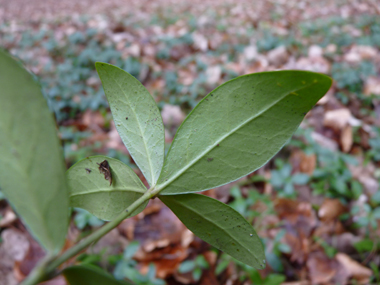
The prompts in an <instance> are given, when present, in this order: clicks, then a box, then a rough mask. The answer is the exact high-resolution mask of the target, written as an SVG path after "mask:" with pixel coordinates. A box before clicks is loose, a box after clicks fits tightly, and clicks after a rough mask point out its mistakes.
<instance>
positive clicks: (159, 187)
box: [156, 83, 315, 191]
mask: <svg viewBox="0 0 380 285" xmlns="http://www.w3.org/2000/svg"><path fill="white" fill-rule="evenodd" d="M314 84H315V83H311V84H309V85H306V86H303V87H302V88H298V89H295V90H292V91H289V92H288V93H286V94H285V95H284V96H282V97H280V98H279V99H278V100H276V101H274V102H273V103H272V104H269V105H268V106H267V107H266V108H265V109H264V110H262V111H261V112H259V113H257V114H256V115H255V116H253V117H252V118H249V119H248V120H246V121H244V122H243V123H242V124H240V125H238V126H237V127H235V128H234V129H232V130H231V131H229V132H228V133H227V134H226V135H224V136H222V137H221V139H219V140H217V141H215V143H214V144H213V145H212V147H210V148H208V149H206V150H205V151H203V152H201V153H200V155H199V156H197V157H195V158H194V159H193V160H192V161H190V163H189V164H188V165H187V166H186V167H184V168H182V170H181V171H179V172H177V174H176V175H174V176H173V177H172V178H170V179H168V181H165V183H163V184H161V185H160V184H158V185H157V186H156V188H157V189H159V190H160V191H162V190H164V189H165V188H166V187H167V186H169V185H170V184H171V183H172V182H174V181H175V180H176V179H177V178H178V177H180V176H181V175H182V174H183V173H185V172H186V171H187V170H188V169H189V168H190V167H191V166H193V165H194V164H195V163H197V162H198V161H199V160H200V159H201V158H203V157H204V156H205V155H206V154H207V153H209V152H210V151H211V150H212V149H214V148H215V147H216V145H217V144H219V143H221V142H222V141H223V140H225V139H226V138H227V137H229V136H230V135H232V134H234V133H235V132H236V131H238V130H239V129H240V128H242V127H244V126H245V125H246V124H248V123H250V122H251V121H253V120H254V119H256V118H258V117H259V116H261V115H262V114H263V113H265V112H267V111H268V110H269V109H271V108H272V107H274V106H275V105H276V104H277V103H279V102H280V101H282V100H283V99H285V98H286V97H287V96H289V95H291V93H293V92H298V91H300V90H303V89H305V88H309V87H311V86H312V85H314ZM210 94H211V93H210ZM205 98H206V97H205ZM178 131H179V130H178ZM178 131H177V132H178ZM168 156H169V153H168V154H167V157H168ZM164 167H165V165H164Z"/></svg>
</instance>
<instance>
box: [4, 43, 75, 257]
mask: <svg viewBox="0 0 380 285" xmlns="http://www.w3.org/2000/svg"><path fill="white" fill-rule="evenodd" d="M0 88H1V91H0V102H1V103H0V160H1V163H0V189H1V191H2V192H3V193H4V194H5V196H6V198H7V199H8V200H9V202H10V203H11V205H12V206H13V207H14V209H15V210H16V212H17V213H18V214H19V215H20V216H21V218H22V220H23V221H24V222H25V224H26V226H27V227H28V228H29V229H30V232H31V233H32V234H33V235H34V236H35V238H36V239H37V240H38V241H39V242H40V243H41V245H42V246H43V247H44V248H45V249H47V250H48V251H50V252H54V253H56V252H58V251H59V250H60V249H61V247H62V246H63V243H64V240H65V237H66V233H67V227H68V217H69V198H68V192H67V185H66V179H65V167H64V163H63V156H62V152H61V147H60V144H59V140H58V137H57V132H56V127H55V122H54V119H53V116H52V114H51V113H50V111H49V109H48V107H47V103H46V100H45V99H44V97H43V95H42V93H41V90H40V87H39V85H38V84H37V83H36V82H35V81H34V79H33V76H32V75H31V74H29V73H28V72H27V71H26V70H25V69H24V68H22V66H21V65H20V64H19V63H18V62H17V61H16V60H14V59H13V58H11V57H10V56H9V55H7V54H6V53H5V52H3V51H1V50H0Z"/></svg>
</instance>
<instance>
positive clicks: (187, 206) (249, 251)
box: [165, 194, 261, 264]
mask: <svg viewBox="0 0 380 285" xmlns="http://www.w3.org/2000/svg"><path fill="white" fill-rule="evenodd" d="M195 195H197V194H195ZM198 195H201V194H198ZM165 198H168V197H165ZM168 199H170V198H168ZM172 203H175V204H177V205H179V206H181V207H185V208H187V209H188V210H189V211H191V212H192V213H194V214H196V215H197V216H198V217H200V218H202V219H204V220H206V221H208V222H210V224H213V225H215V226H217V227H218V228H219V229H221V230H222V231H223V232H225V233H226V234H227V235H228V236H229V237H230V238H231V240H233V241H235V242H236V243H238V244H239V245H240V246H241V247H242V248H244V249H245V250H246V251H247V252H248V253H250V254H252V255H253V257H254V258H255V259H256V261H257V262H258V263H259V264H261V263H260V261H259V259H258V257H256V255H255V253H254V252H252V251H251V250H250V249H248V248H247V247H245V246H243V244H241V243H240V242H239V241H238V240H237V239H235V238H234V237H233V236H231V234H230V233H229V232H228V231H227V230H225V229H224V228H222V227H220V226H219V225H218V224H216V223H214V222H213V221H212V220H210V219H208V218H207V215H204V216H202V215H200V214H199V213H198V211H196V210H194V209H193V208H190V207H189V205H186V204H181V203H179V202H178V201H176V200H175V198H173V199H172ZM227 207H228V206H227ZM244 221H245V222H247V221H246V220H244ZM252 230H253V231H254V229H253V227H252ZM218 249H220V248H218ZM220 250H222V249H220ZM222 251H223V250H222Z"/></svg>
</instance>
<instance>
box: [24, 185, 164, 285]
mask: <svg viewBox="0 0 380 285" xmlns="http://www.w3.org/2000/svg"><path fill="white" fill-rule="evenodd" d="M155 192H157V191H153V189H149V190H148V191H147V192H145V194H144V195H143V196H141V197H140V198H139V199H137V200H136V201H135V202H133V203H132V204H131V205H130V206H129V207H128V208H127V209H126V210H125V211H123V212H122V213H120V215H119V216H117V217H116V218H115V219H114V220H113V221H111V222H109V223H107V224H105V225H104V226H103V227H101V228H100V229H98V230H97V231H95V232H93V233H92V234H90V235H89V236H87V237H85V238H84V239H82V240H81V241H80V242H78V243H77V244H76V245H74V246H73V247H71V248H69V249H68V250H66V251H65V252H64V253H62V254H61V255H58V256H57V257H55V259H53V260H52V261H51V257H49V259H48V261H51V262H50V264H47V263H48V262H47V261H45V262H41V263H39V264H38V265H37V266H36V267H35V268H34V269H33V271H32V272H31V273H30V274H29V276H28V277H27V278H26V279H25V280H24V281H23V282H22V283H21V285H35V284H38V282H41V281H43V280H44V278H45V277H46V276H49V275H50V274H52V273H53V272H54V270H55V269H56V268H57V267H58V266H60V265H61V264H62V263H64V262H65V261H67V260H69V259H70V258H72V257H74V256H75V255H77V254H78V253H79V252H81V251H82V250H84V249H86V248H87V247H88V246H90V245H91V244H92V243H93V242H95V241H97V240H98V239H100V238H101V237H102V236H104V235H105V234H107V233H108V232H110V231H111V230H113V229H114V228H115V227H117V226H118V225H119V224H120V223H121V222H122V221H123V220H125V219H126V218H128V217H129V216H130V215H131V213H132V212H133V211H135V210H136V209H137V208H138V207H139V206H141V205H142V204H143V203H144V202H146V201H148V200H149V199H150V198H152V197H154V196H155V194H156V193H155ZM43 261H44V260H43Z"/></svg>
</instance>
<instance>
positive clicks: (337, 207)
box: [318, 199, 347, 221]
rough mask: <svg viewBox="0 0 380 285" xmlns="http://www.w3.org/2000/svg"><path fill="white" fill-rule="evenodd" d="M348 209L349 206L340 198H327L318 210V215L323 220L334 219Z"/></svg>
mask: <svg viewBox="0 0 380 285" xmlns="http://www.w3.org/2000/svg"><path fill="white" fill-rule="evenodd" d="M346 211H347V208H346V207H345V206H343V205H342V203H341V202H340V201H339V200H338V199H325V200H324V201H323V203H322V205H321V207H320V208H319V210H318V216H319V218H320V219H321V220H322V221H328V220H334V219H337V218H338V217H339V216H340V215H341V214H343V213H345V212H346Z"/></svg>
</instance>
